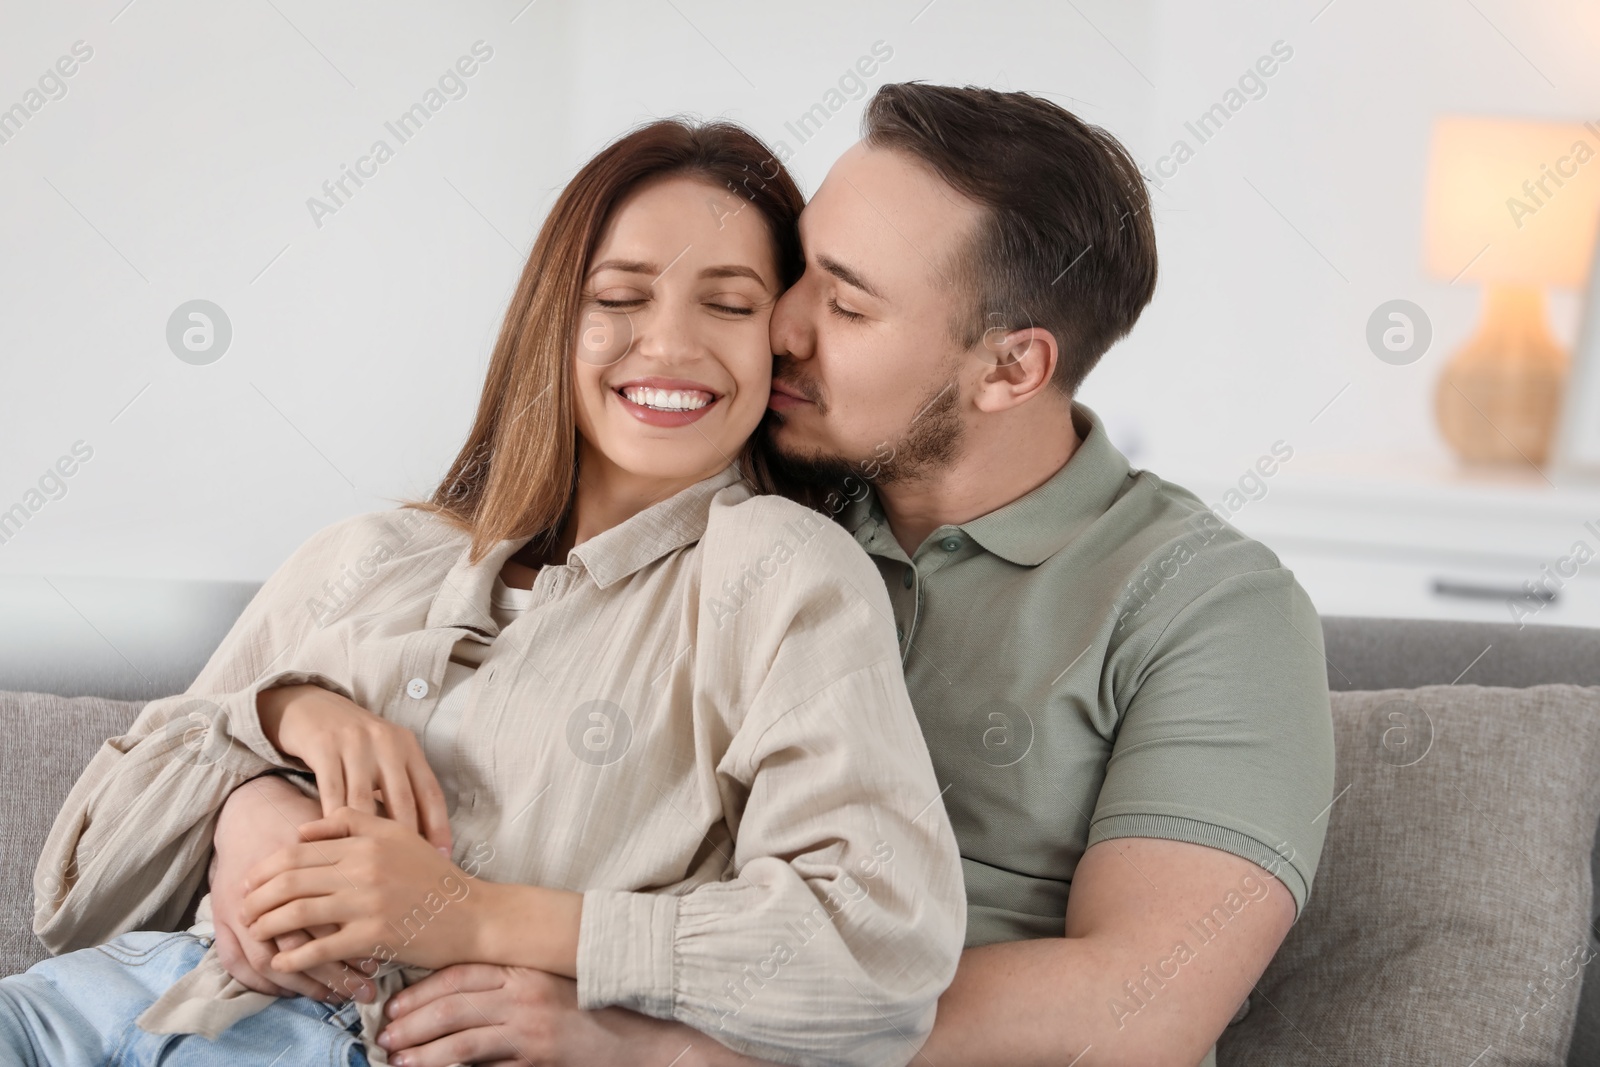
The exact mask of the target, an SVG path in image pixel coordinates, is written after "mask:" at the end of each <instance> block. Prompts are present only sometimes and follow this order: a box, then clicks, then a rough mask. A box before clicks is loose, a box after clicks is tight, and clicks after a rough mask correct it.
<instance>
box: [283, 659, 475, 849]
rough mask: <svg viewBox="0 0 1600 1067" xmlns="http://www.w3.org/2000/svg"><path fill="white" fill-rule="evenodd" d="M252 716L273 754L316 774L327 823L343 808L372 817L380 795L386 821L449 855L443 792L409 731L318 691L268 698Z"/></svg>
mask: <svg viewBox="0 0 1600 1067" xmlns="http://www.w3.org/2000/svg"><path fill="white" fill-rule="evenodd" d="M256 712H257V716H258V717H259V718H260V720H261V731H262V733H264V734H265V735H266V737H267V740H268V741H270V742H271V743H272V746H273V747H274V748H276V749H277V750H278V751H279V752H282V753H284V754H285V755H288V756H295V757H297V758H298V759H300V760H301V762H303V763H304V764H305V765H306V766H307V767H310V768H311V770H312V771H314V772H315V773H316V776H317V792H318V794H319V795H320V796H321V797H322V814H323V817H324V818H326V817H327V816H330V815H332V814H333V813H334V812H335V811H337V810H339V809H340V808H342V807H345V806H349V807H352V808H354V809H356V810H357V811H364V812H368V813H370V814H375V813H376V812H377V810H378V808H377V801H376V796H375V794H376V792H377V791H378V790H380V789H381V790H382V792H383V806H384V809H385V811H386V812H387V813H388V815H389V817H390V818H391V819H394V820H395V821H396V822H398V823H400V825H402V826H404V827H406V828H407V829H410V830H412V831H415V832H417V833H420V834H421V835H422V836H423V837H425V838H427V839H428V840H429V841H430V842H432V843H433V845H434V847H436V848H443V849H445V850H446V851H447V852H448V851H449V849H450V843H451V842H450V820H449V818H448V817H447V815H446V811H445V802H444V790H442V789H440V788H439V780H438V779H437V778H435V777H434V774H433V770H432V768H430V767H429V766H428V761H427V759H426V757H424V756H423V754H422V744H421V742H419V741H418V740H417V737H416V735H415V734H413V733H412V732H411V731H410V730H407V729H406V728H405V727H404V726H400V725H398V724H396V723H392V722H389V721H388V720H387V719H383V718H380V717H379V716H377V715H374V714H373V713H372V712H370V711H368V710H367V709H366V708H363V707H362V706H361V705H360V704H357V703H356V702H355V701H353V700H350V699H348V698H347V697H344V696H341V695H340V694H338V693H334V692H331V691H329V690H327V689H324V688H322V687H321V686H319V685H309V684H307V685H286V686H280V687H278V688H276V689H268V690H265V691H263V692H262V693H260V694H259V695H258V697H257V699H256Z"/></svg>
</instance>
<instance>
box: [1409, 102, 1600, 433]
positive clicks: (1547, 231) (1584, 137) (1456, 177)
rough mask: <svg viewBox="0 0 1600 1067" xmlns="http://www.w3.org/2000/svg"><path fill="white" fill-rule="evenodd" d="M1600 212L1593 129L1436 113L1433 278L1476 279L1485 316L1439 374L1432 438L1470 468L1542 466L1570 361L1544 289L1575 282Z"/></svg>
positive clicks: (1599, 137) (1599, 165)
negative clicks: (1549, 318)
mask: <svg viewBox="0 0 1600 1067" xmlns="http://www.w3.org/2000/svg"><path fill="white" fill-rule="evenodd" d="M1597 210H1600V125H1594V124H1588V125H1580V124H1578V123H1554V122H1521V121H1514V120H1507V119H1490V118H1467V117H1459V116H1446V117H1441V118H1440V119H1438V120H1437V121H1436V122H1435V123H1434V128H1433V151H1432V153H1431V158H1430V160H1429V165H1428V203H1427V222H1426V228H1427V260H1428V270H1429V272H1430V273H1431V274H1433V275H1435V276H1436V277H1440V278H1447V279H1449V280H1450V281H1452V282H1454V281H1457V280H1461V281H1476V282H1481V283H1483V287H1484V302H1483V320H1482V322H1481V323H1480V324H1479V326H1478V330H1477V333H1475V334H1474V335H1473V336H1472V337H1471V338H1469V339H1468V340H1467V342H1466V343H1465V344H1464V345H1462V346H1461V348H1460V349H1459V350H1458V351H1457V352H1455V353H1454V355H1452V356H1451V358H1450V361H1449V363H1448V364H1447V365H1446V366H1445V368H1444V370H1443V372H1442V373H1441V374H1440V377H1439V385H1438V391H1437V393H1436V395H1435V410H1436V413H1437V416H1438V419H1439V431H1440V433H1442V434H1443V435H1444V438H1445V440H1446V441H1448V442H1449V443H1450V446H1451V447H1452V448H1453V449H1455V451H1456V454H1457V455H1459V456H1460V457H1461V458H1462V459H1465V460H1468V461H1471V462H1523V461H1528V462H1532V463H1536V464H1543V463H1544V462H1545V461H1546V460H1547V458H1548V457H1549V454H1550V444H1551V440H1552V437H1553V435H1554V430H1555V424H1556V419H1557V416H1558V413H1559V412H1560V410H1561V392H1562V387H1563V384H1564V382H1565V379H1566V373H1567V353H1566V351H1565V350H1564V349H1563V348H1562V347H1561V346H1560V345H1559V344H1557V343H1556V340H1555V338H1554V337H1552V336H1551V334H1550V329H1549V325H1548V323H1547V322H1546V318H1545V303H1544V289H1545V287H1546V286H1567V287H1572V288H1577V287H1580V286H1582V284H1583V282H1584V279H1585V277H1586V276H1587V274H1588V269H1589V261H1590V256H1591V253H1592V252H1593V250H1594V241H1595V220H1596V216H1597Z"/></svg>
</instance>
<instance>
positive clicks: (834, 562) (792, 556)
mask: <svg viewBox="0 0 1600 1067" xmlns="http://www.w3.org/2000/svg"><path fill="white" fill-rule="evenodd" d="M701 550H702V553H703V555H704V557H705V562H704V567H705V569H706V571H707V577H708V578H711V577H713V575H712V573H711V572H713V571H716V572H722V577H727V576H737V577H740V578H743V579H744V580H745V584H749V579H750V578H754V579H757V580H759V582H760V585H761V586H762V587H763V588H765V587H768V586H773V587H775V588H774V592H776V591H778V590H787V591H791V592H795V591H801V590H804V589H807V588H811V587H815V586H817V585H823V584H831V585H838V584H845V583H847V584H849V585H850V586H854V587H855V588H856V589H857V591H858V592H861V593H868V590H869V589H871V588H872V587H877V590H878V592H879V593H882V594H883V595H884V596H885V597H887V594H886V593H883V590H882V584H883V582H882V579H881V578H879V577H878V572H877V568H876V567H875V566H874V565H873V563H872V560H871V559H870V558H869V557H868V556H867V554H866V551H865V550H864V549H862V548H861V546H860V545H858V544H856V541H855V538H854V537H852V536H851V535H850V533H849V532H848V531H846V530H845V529H844V527H842V526H840V525H839V524H838V523H836V522H834V521H833V520H832V519H831V518H829V517H828V516H827V515H824V514H823V513H822V512H820V511H817V510H815V509H813V508H808V507H806V506H805V505H803V504H799V503H796V502H795V501H793V500H790V499H789V498H788V497H783V496H776V495H772V494H765V493H753V492H751V491H750V489H749V487H748V486H745V485H743V484H740V485H731V486H728V487H727V488H725V489H722V490H720V491H719V492H718V493H717V494H716V496H714V497H713V498H712V500H711V507H710V511H709V513H708V514H707V517H706V531H705V534H704V535H703V536H702V538H701ZM722 577H718V579H717V580H716V581H713V582H712V587H713V588H716V587H717V586H718V585H720V581H721V580H722ZM869 595H870V594H869Z"/></svg>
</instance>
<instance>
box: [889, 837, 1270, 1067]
mask: <svg viewBox="0 0 1600 1067" xmlns="http://www.w3.org/2000/svg"><path fill="white" fill-rule="evenodd" d="M1219 907H1220V908H1221V909H1222V911H1221V913H1220V914H1218V913H1215V912H1214V911H1213V909H1214V908H1219ZM1293 920H1294V901H1293V899H1292V898H1291V897H1290V895H1289V891H1288V889H1287V888H1285V887H1284V886H1283V884H1282V883H1281V882H1279V881H1278V880H1277V879H1276V878H1274V877H1272V876H1271V875H1270V874H1267V873H1266V872H1264V871H1262V869H1261V868H1260V867H1258V866H1256V865H1255V864H1254V863H1251V862H1250V861H1249V860H1245V859H1241V858H1239V857H1238V856H1235V855H1233V854H1232V853H1229V852H1223V851H1221V850H1220V849H1214V848H1207V847H1206V846H1204V845H1191V844H1188V843H1186V842H1181V841H1163V840H1157V839H1154V838H1141V837H1127V838H1120V839H1117V840H1112V841H1102V842H1100V843H1098V844H1095V845H1091V846H1090V847H1089V849H1088V850H1087V851H1086V852H1085V853H1084V854H1083V859H1082V860H1081V861H1080V862H1079V863H1078V868H1077V871H1076V873H1075V874H1074V875H1073V878H1072V890H1071V893H1070V894H1069V895H1068V898H1067V917H1066V931H1065V932H1066V936H1065V937H1063V938H1059V939H1056V938H1050V939H1045V940H1038V941H1012V942H1006V943H1002V944H994V945H985V946H983V947H981V948H973V949H968V950H967V951H966V952H965V953H964V954H963V955H962V957H961V967H960V969H959V970H958V971H957V972H956V978H955V981H954V982H953V983H952V984H951V986H950V988H949V989H948V990H947V991H946V992H945V995H944V996H943V997H942V998H940V1000H939V1015H938V1018H937V1020H936V1021H935V1023H934V1028H933V1033H932V1035H931V1036H930V1037H929V1038H928V1041H927V1043H926V1044H925V1045H923V1047H922V1054H921V1056H919V1057H918V1062H919V1063H922V1062H926V1063H931V1064H935V1065H938V1067H943V1065H945V1064H962V1063H977V1062H983V1063H989V1064H994V1065H996V1067H1000V1065H1015V1067H1023V1065H1033V1064H1039V1065H1041V1067H1042V1065H1046V1064H1049V1065H1054V1067H1060V1065H1061V1064H1063V1063H1081V1064H1082V1065H1083V1067H1090V1065H1095V1067H1100V1065H1107V1067H1115V1065H1119V1064H1149V1063H1164V1064H1165V1063H1170V1064H1191V1063H1199V1062H1200V1060H1201V1058H1202V1057H1203V1056H1205V1054H1206V1051H1207V1050H1208V1049H1210V1048H1211V1046H1212V1045H1213V1044H1214V1043H1215V1042H1216V1040H1217V1038H1218V1036H1220V1035H1221V1033H1222V1031H1223V1029H1224V1028H1225V1027H1226V1026H1227V1025H1228V1020H1229V1019H1231V1018H1232V1017H1233V1014H1234V1012H1235V1011H1237V1010H1238V1008H1239V1005H1240V1004H1241V1003H1243V1001H1244V999H1245V997H1246V996H1248V995H1249V993H1250V990H1251V988H1252V987H1253V986H1254V985H1255V983H1256V980H1257V979H1258V978H1260V977H1261V973H1262V972H1263V971H1265V970H1266V968H1267V964H1268V963H1269V962H1271V960H1272V956H1273V953H1275V952H1276V951H1277V950H1278V946H1279V945H1280V944H1282V942H1283V939H1284V937H1285V936H1286V935H1287V934H1288V932H1289V925H1290V923H1291V922H1292V921H1293ZM1208 939H1209V940H1208ZM1180 945H1182V946H1184V948H1183V949H1180V948H1179V946H1180ZM1185 949H1186V951H1185ZM1080 1055H1081V1056H1082V1058H1081V1059H1079V1060H1074V1059H1073V1057H1075V1056H1080Z"/></svg>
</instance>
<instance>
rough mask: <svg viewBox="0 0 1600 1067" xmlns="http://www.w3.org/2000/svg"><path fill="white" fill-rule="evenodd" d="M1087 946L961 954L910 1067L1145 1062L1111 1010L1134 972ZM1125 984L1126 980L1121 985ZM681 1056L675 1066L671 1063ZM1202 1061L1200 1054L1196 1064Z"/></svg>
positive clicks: (679, 1029)
mask: <svg viewBox="0 0 1600 1067" xmlns="http://www.w3.org/2000/svg"><path fill="white" fill-rule="evenodd" d="M1116 956H1117V954H1115V953H1113V952H1108V951H1107V950H1106V949H1105V948H1104V947H1103V946H1101V945H1099V944H1098V943H1096V942H1094V941H1091V940H1088V939H1084V938H1043V939H1040V940H1034V941H1009V942H1004V943H1000V944H994V945H985V946H982V947H980V948H971V949H967V950H966V951H965V952H963V953H962V954H961V962H960V965H959V967H958V968H957V971H956V977H955V980H954V981H953V982H951V984H950V988H949V989H947V990H945V993H944V995H943V996H942V997H940V998H939V1010H938V1015H937V1016H936V1018H935V1020H934V1026H933V1033H932V1034H930V1035H929V1037H928V1040H927V1041H926V1042H925V1043H924V1044H923V1045H922V1048H921V1050H920V1053H919V1052H917V1051H915V1050H911V1049H909V1048H908V1049H907V1053H906V1060H907V1062H908V1063H917V1064H933V1065H935V1067H954V1065H957V1064H974V1063H983V1064H990V1065H993V1067H1033V1065H1035V1064H1037V1065H1039V1067H1061V1065H1062V1064H1065V1063H1072V1062H1075V1061H1074V1057H1076V1056H1078V1055H1079V1054H1080V1053H1083V1052H1085V1051H1086V1050H1088V1055H1086V1056H1084V1057H1083V1059H1082V1061H1081V1063H1082V1067H1090V1065H1097V1067H1098V1065H1102V1064H1119V1063H1131V1062H1138V1058H1139V1057H1140V1056H1142V1055H1144V1054H1145V1052H1146V1051H1147V1050H1148V1049H1149V1047H1150V1046H1149V1044H1147V1043H1146V1041H1145V1040H1140V1041H1138V1043H1137V1045H1136V1044H1135V1043H1134V1041H1133V1040H1132V1039H1135V1038H1143V1039H1148V1038H1150V1037H1153V1036H1155V1035H1154V1034H1151V1033H1144V1034H1133V1033H1130V1032H1129V1030H1128V1028H1126V1027H1119V1026H1118V1020H1117V1019H1116V1017H1115V1016H1114V1015H1113V1014H1112V1013H1111V1012H1110V1011H1108V1010H1107V1007H1106V1005H1107V1004H1108V1003H1109V1002H1110V1001H1112V1000H1113V999H1116V997H1117V996H1118V994H1120V993H1121V992H1122V991H1121V982H1122V980H1123V978H1139V977H1141V975H1140V974H1139V972H1138V968H1137V966H1134V967H1133V969H1132V970H1131V971H1129V973H1128V974H1126V975H1124V974H1123V972H1124V971H1127V970H1128V967H1129V965H1128V964H1127V962H1126V961H1125V960H1119V959H1118V958H1116ZM1117 976H1121V977H1117ZM598 1014H602V1015H611V1016H614V1017H615V1018H614V1020H613V1021H611V1022H608V1023H607V1024H606V1025H608V1026H609V1027H614V1028H615V1029H616V1031H617V1032H618V1033H620V1034H623V1035H625V1036H628V1037H629V1038H630V1047H631V1048H633V1049H636V1050H638V1051H639V1052H641V1053H643V1054H647V1055H649V1056H650V1057H652V1059H651V1060H650V1061H649V1062H660V1063H673V1067H770V1065H767V1061H765V1060H756V1059H751V1058H749V1057H748V1056H742V1055H740V1054H739V1053H737V1052H735V1051H733V1050H732V1049H730V1048H728V1047H727V1046H726V1045H723V1044H722V1043H721V1042H719V1041H717V1040H715V1039H714V1038H711V1037H709V1036H707V1035H706V1034H703V1033H701V1032H700V1031H698V1030H695V1029H693V1028H692V1027H689V1026H686V1025H684V1024H683V1023H679V1022H672V1021H668V1020H664V1019H654V1018H651V1017H649V1016H645V1015H640V1014H638V1013H636V1012H632V1011H627V1010H625V1009H621V1008H606V1009H603V1010H602V1011H601V1012H600V1013H598ZM680 1055H681V1056H682V1058H681V1059H678V1060H676V1062H674V1057H677V1056H680ZM1199 1058H1200V1054H1196V1056H1195V1059H1196V1061H1198V1060H1199Z"/></svg>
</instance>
